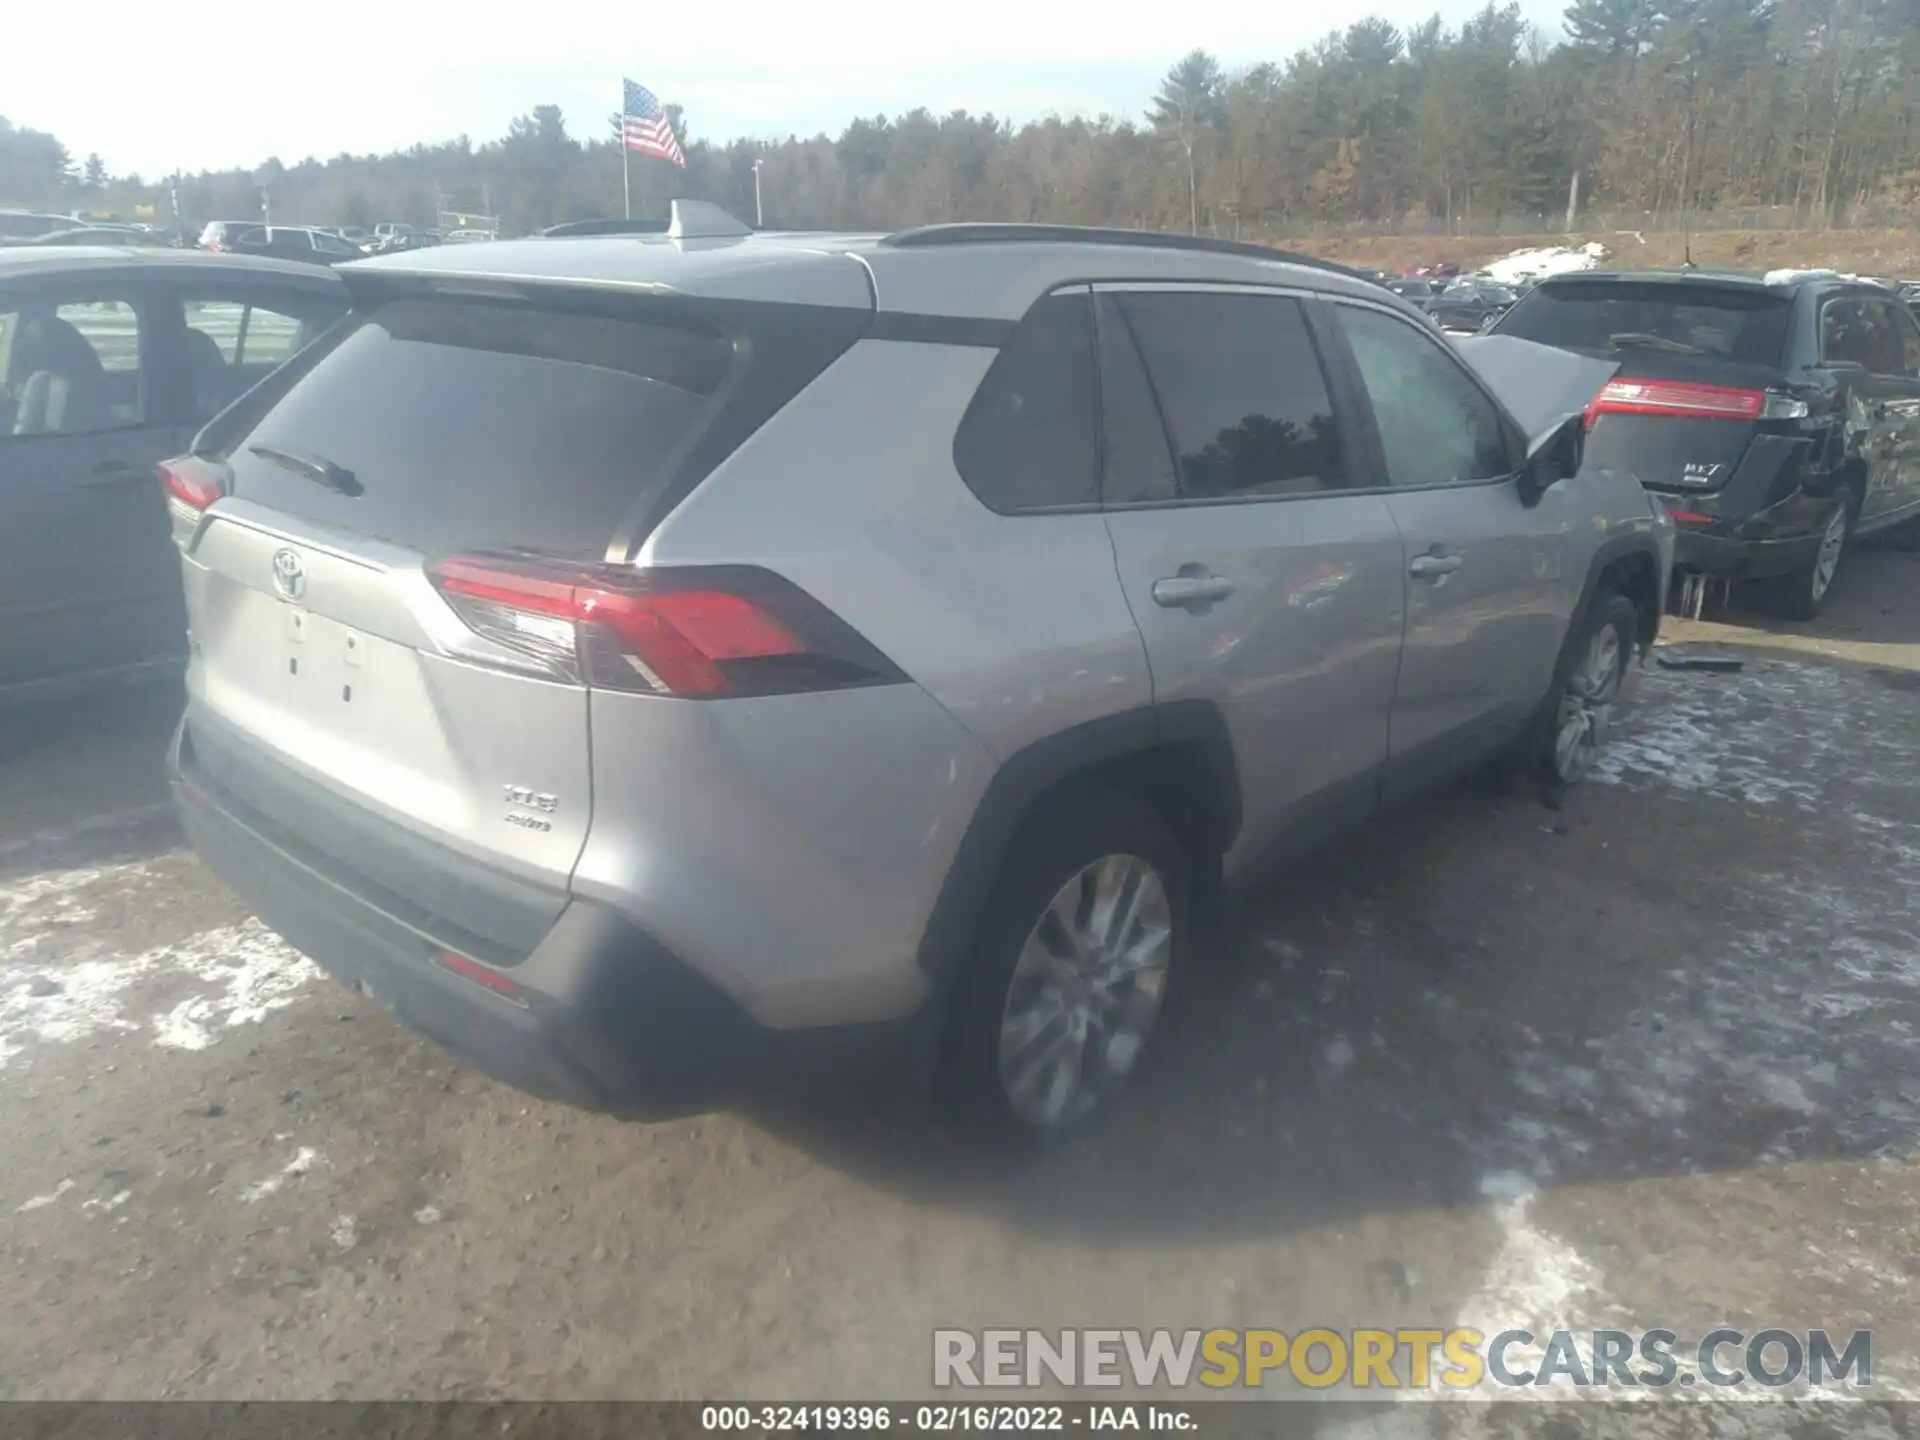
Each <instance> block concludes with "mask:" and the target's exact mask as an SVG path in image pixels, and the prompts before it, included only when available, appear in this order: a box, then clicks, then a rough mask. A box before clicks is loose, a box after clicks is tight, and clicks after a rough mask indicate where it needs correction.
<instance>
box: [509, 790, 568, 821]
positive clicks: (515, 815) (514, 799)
mask: <svg viewBox="0 0 1920 1440" xmlns="http://www.w3.org/2000/svg"><path fill="white" fill-rule="evenodd" d="M500 790H501V793H502V794H503V795H504V796H505V797H506V801H507V804H508V805H509V806H512V807H518V808H513V809H509V810H508V811H507V813H506V816H505V819H506V822H507V824H509V825H518V826H519V827H520V828H521V829H522V830H551V829H553V822H552V821H551V820H546V819H543V818H541V817H542V816H546V815H551V814H553V812H554V811H556V810H558V809H559V808H560V797H559V796H558V795H549V794H547V793H545V792H544V791H540V790H529V789H527V788H526V787H525V786H524V785H502V786H501V787H500ZM529 810H534V811H538V812H539V814H534V815H529V814H527V813H526V812H527V811H529Z"/></svg>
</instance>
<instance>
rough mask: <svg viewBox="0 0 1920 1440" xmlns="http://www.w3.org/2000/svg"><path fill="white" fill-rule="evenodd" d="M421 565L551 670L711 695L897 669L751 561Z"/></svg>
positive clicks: (855, 679) (588, 679)
mask: <svg viewBox="0 0 1920 1440" xmlns="http://www.w3.org/2000/svg"><path fill="white" fill-rule="evenodd" d="M427 574H428V577H429V578H430V579H431V580H432V581H433V584H434V587H435V588H436V589H437V590H439V592H440V594H441V595H442V596H444V597H445V599H446V601H447V604H448V605H449V606H450V607H452V609H453V611H454V612H455V613H456V614H457V615H459V617H460V618H461V619H462V620H463V621H464V622H466V625H467V627H468V628H469V629H470V630H472V631H473V632H474V633H475V634H477V635H480V636H482V637H484V638H485V639H488V640H491V641H493V642H495V643H496V644H498V645H501V646H503V647H505V648H506V649H508V650H510V651H513V652H514V653H515V655H516V656H519V657H522V658H524V659H525V660H526V661H528V662H530V668H536V669H538V670H540V671H542V672H543V673H546V674H550V675H552V676H554V677H555V678H558V679H565V680H572V681H575V682H581V681H584V682H585V683H587V684H590V685H595V686H601V687H605V688H608V689H616V690H635V691H640V692H642V693H645V694H657V695H676V696H682V697H686V698H689V699H717V698H722V697H726V696H736V695H776V694H786V693H791V692H795V691H805V690H837V689H843V688H846V687H848V686H855V685H875V684H890V683H894V682H897V681H900V680H903V679H905V678H906V677H905V676H903V675H902V674H901V673H900V671H899V670H898V669H897V668H896V667H895V666H894V665H893V663H892V662H891V661H889V660H888V659H887V658H886V656H884V655H882V654H881V653H880V652H879V651H878V650H876V649H874V648H873V646H872V645H870V644H869V643H867V641H866V640H865V639H863V638H862V637H861V636H860V635H859V634H858V633H856V632H855V631H854V630H853V629H852V628H851V627H849V626H848V625H847V624H846V622H844V621H843V620H841V619H840V618H839V617H838V616H837V615H835V614H834V613H833V612H832V611H830V610H828V609H827V608H826V607H825V606H824V605H822V604H821V603H820V602H819V601H817V600H815V599H814V598H813V597H812V596H810V595H808V594H807V593H806V592H805V591H803V590H801V589H799V588H798V587H797V586H795V585H793V584H791V583H790V582H788V581H786V580H783V579H781V578H780V577H779V576H778V575H775V574H773V573H772V572H771V571H767V570H760V569H757V568H754V567H751V566H732V565H729V566H696V567H687V568H681V569H668V568H662V569H639V570H635V569H626V568H622V567H619V566H600V565H593V566H580V565H567V564H564V563H558V562H549V561H544V560H529V559H525V558H523V557H519V556H492V555H461V556H454V557H452V558H449V559H445V560H440V561H437V562H436V563H434V564H433V565H431V566H430V567H428V571H427Z"/></svg>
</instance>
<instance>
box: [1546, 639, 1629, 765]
mask: <svg viewBox="0 0 1920 1440" xmlns="http://www.w3.org/2000/svg"><path fill="white" fill-rule="evenodd" d="M1626 675H1627V649H1626V646H1625V645H1624V644H1623V643H1622V642H1621V639H1620V631H1619V629H1618V627H1616V626H1613V625H1603V626H1601V627H1600V628H1599V629H1598V630H1596V631H1594V633H1593V635H1592V636H1591V637H1589V639H1588V640H1587V645H1586V649H1585V650H1583V651H1582V652H1581V654H1580V659H1579V661H1578V662H1577V663H1576V664H1575V665H1574V667H1573V672H1572V673H1571V674H1570V675H1568V676H1567V685H1566V689H1565V691H1563V692H1562V694H1561V696H1560V716H1559V724H1558V726H1557V727H1556V729H1555V731H1554V737H1553V769H1554V774H1555V775H1557V776H1558V777H1559V778H1560V779H1561V780H1563V781H1567V782H1569V783H1571V782H1572V781H1575V780H1578V779H1580V778H1581V777H1582V776H1584V775H1585V774H1586V773H1587V771H1588V770H1590V769H1592V768H1593V762H1594V760H1595V759H1596V758H1597V757H1598V755H1599V753H1600V747H1601V745H1602V744H1604V743H1605V741H1606V736H1607V724H1608V722H1609V721H1610V720H1611V719H1612V717H1613V707H1614V704H1615V702H1617V701H1618V700H1619V698H1620V687H1621V685H1622V684H1623V683H1624V682H1625V680H1626Z"/></svg>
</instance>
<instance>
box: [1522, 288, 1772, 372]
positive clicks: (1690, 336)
mask: <svg viewBox="0 0 1920 1440" xmlns="http://www.w3.org/2000/svg"><path fill="white" fill-rule="evenodd" d="M1792 315H1793V303H1792V300H1791V299H1790V298H1789V297H1788V296H1787V295H1785V294H1783V293H1781V292H1779V291H1775V290H1769V289H1766V288H1763V287H1761V286H1758V285H1754V286H1735V285H1697V284H1696V285H1688V284H1680V283H1674V282H1666V281H1632V280H1623V281H1620V282H1618V283H1615V282H1612V281H1599V280H1580V281H1572V282H1568V283H1565V284H1560V285H1554V284H1546V285H1542V286H1539V287H1538V288H1536V289H1535V290H1533V291H1532V292H1531V293H1530V294H1528V295H1527V296H1526V297H1525V298H1523V299H1522V300H1521V301H1520V303H1519V304H1517V305H1515V306H1514V307H1513V309H1511V310H1509V311H1508V312H1507V316H1506V319H1504V320H1503V321H1501V323H1500V331H1499V333H1500V334H1502V335H1512V336H1515V337H1517V338H1519V339H1521V340H1532V341H1535V342H1536V343H1538V344H1541V345H1553V346H1557V347H1558V348H1560V349H1562V350H1587V351H1592V352H1594V353H1597V354H1603V355H1629V354H1632V353H1634V352H1636V351H1651V352H1658V353H1665V354H1673V355H1703V356H1708V357H1710V358H1713V359H1718V360H1732V361H1737V362H1739V363H1741V364H1748V365H1777V364H1779V363H1780V360H1781V356H1782V354H1783V352H1784V351H1785V349H1786V343H1787V329H1788V324H1789V321H1790V320H1791V318H1792Z"/></svg>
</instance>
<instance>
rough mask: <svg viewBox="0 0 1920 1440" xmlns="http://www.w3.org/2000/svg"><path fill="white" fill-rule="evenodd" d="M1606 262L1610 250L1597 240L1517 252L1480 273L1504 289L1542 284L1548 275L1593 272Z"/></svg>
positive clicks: (1494, 262)
mask: <svg viewBox="0 0 1920 1440" xmlns="http://www.w3.org/2000/svg"><path fill="white" fill-rule="evenodd" d="M1606 258H1607V247H1606V246H1604V245H1602V244H1601V243H1600V242H1599V241H1598V240H1593V241H1589V242H1588V243H1587V244H1585V245H1547V246H1542V247H1540V248H1539V249H1533V250H1516V251H1514V252H1513V253H1512V254H1511V255H1508V256H1506V257H1505V258H1503V259H1500V260H1494V261H1490V262H1488V263H1487V264H1485V265H1483V266H1481V267H1480V273H1481V274H1483V275H1485V276H1486V277H1487V278H1488V279H1490V280H1492V281H1494V282H1495V283H1497V284H1501V285H1512V284H1514V283H1515V282H1516V281H1520V280H1540V279H1544V278H1545V277H1547V276H1549V275H1566V274H1569V273H1571V272H1572V271H1575V270H1592V269H1593V268H1595V267H1596V266H1597V265H1599V263H1600V262H1601V261H1602V260H1604V259H1606Z"/></svg>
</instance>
